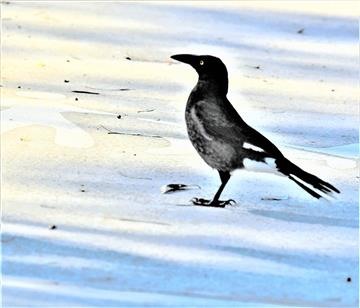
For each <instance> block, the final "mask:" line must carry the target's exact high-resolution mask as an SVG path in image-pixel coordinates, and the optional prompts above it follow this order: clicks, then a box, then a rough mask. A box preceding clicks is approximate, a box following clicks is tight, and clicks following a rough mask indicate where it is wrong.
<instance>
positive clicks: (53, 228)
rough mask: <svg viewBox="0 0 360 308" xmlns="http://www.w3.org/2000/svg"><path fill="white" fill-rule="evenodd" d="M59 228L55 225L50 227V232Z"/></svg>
mask: <svg viewBox="0 0 360 308" xmlns="http://www.w3.org/2000/svg"><path fill="white" fill-rule="evenodd" d="M56 228H57V227H56V226H55V225H50V226H49V230H55V229H56Z"/></svg>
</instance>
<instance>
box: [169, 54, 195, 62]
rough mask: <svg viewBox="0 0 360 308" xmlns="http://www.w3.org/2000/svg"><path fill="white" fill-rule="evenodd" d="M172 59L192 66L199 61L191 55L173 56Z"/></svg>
mask: <svg viewBox="0 0 360 308" xmlns="http://www.w3.org/2000/svg"><path fill="white" fill-rule="evenodd" d="M170 58H171V59H174V60H176V61H180V62H183V63H186V64H190V65H194V64H195V63H196V61H197V56H195V55H189V54H182V55H173V56H171V57H170Z"/></svg>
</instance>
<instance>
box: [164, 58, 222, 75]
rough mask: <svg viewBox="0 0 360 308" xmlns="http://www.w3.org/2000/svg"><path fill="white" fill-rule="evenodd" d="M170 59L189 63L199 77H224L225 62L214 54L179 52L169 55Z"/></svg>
mask: <svg viewBox="0 0 360 308" xmlns="http://www.w3.org/2000/svg"><path fill="white" fill-rule="evenodd" d="M171 58H172V59H174V60H177V61H180V62H183V63H186V64H189V65H191V66H192V67H193V68H194V69H195V70H196V71H197V73H198V74H199V77H209V78H213V77H218V78H221V77H226V78H227V70H226V66H225V64H224V63H223V62H222V61H221V60H220V59H219V58H217V57H214V56H208V55H204V56H197V55H189V54H180V55H173V56H171Z"/></svg>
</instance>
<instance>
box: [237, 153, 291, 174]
mask: <svg viewBox="0 0 360 308" xmlns="http://www.w3.org/2000/svg"><path fill="white" fill-rule="evenodd" d="M243 165H244V168H245V170H246V171H251V172H262V173H272V174H276V175H281V176H284V175H283V174H282V173H281V172H279V171H278V169H277V167H276V164H275V158H270V157H267V158H265V162H261V161H255V160H252V159H249V158H245V159H244V161H243Z"/></svg>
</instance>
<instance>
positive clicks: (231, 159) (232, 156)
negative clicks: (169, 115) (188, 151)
mask: <svg viewBox="0 0 360 308" xmlns="http://www.w3.org/2000/svg"><path fill="white" fill-rule="evenodd" d="M185 120H186V125H187V132H188V136H189V139H190V141H191V143H192V144H193V146H194V148H195V149H196V150H197V152H198V153H199V155H200V156H201V157H202V158H203V160H204V161H205V162H206V163H207V164H208V165H209V166H211V167H212V168H215V169H217V170H223V171H230V170H234V169H236V168H237V167H238V166H239V162H238V155H237V153H236V152H237V151H236V149H234V147H233V146H232V145H229V144H226V143H224V142H222V140H219V139H218V138H216V136H213V135H212V134H211V133H209V132H208V131H207V130H206V127H205V125H204V121H206V120H207V119H203V118H201V115H198V114H196V109H195V107H192V108H188V109H187V110H186V112H185Z"/></svg>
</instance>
